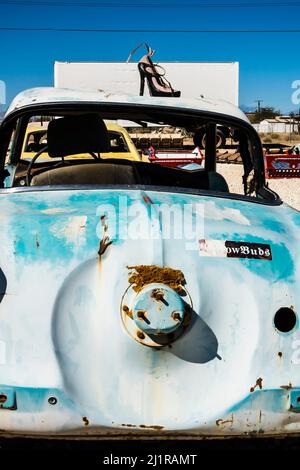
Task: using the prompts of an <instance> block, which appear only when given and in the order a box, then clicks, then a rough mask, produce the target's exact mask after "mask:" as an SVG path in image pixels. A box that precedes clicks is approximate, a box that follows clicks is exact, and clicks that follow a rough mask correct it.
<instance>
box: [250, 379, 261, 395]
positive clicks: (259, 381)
mask: <svg viewBox="0 0 300 470" xmlns="http://www.w3.org/2000/svg"><path fill="white" fill-rule="evenodd" d="M262 381H263V379H262V378H261V377H260V378H259V379H257V381H256V384H255V385H254V387H251V388H250V392H251V393H252V392H254V390H255V389H256V387H259V389H260V390H261V389H262Z"/></svg>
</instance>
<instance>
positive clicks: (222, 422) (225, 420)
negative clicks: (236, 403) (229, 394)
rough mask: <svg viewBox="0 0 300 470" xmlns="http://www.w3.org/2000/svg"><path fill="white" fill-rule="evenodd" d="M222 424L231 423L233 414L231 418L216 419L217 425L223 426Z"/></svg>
mask: <svg viewBox="0 0 300 470" xmlns="http://www.w3.org/2000/svg"><path fill="white" fill-rule="evenodd" d="M223 424H233V415H231V419H217V421H216V425H217V426H223Z"/></svg>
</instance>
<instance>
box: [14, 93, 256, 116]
mask: <svg viewBox="0 0 300 470" xmlns="http://www.w3.org/2000/svg"><path fill="white" fill-rule="evenodd" d="M67 102H76V103H84V102H89V103H101V102H106V103H120V104H124V103H127V104H140V105H146V106H147V105H150V106H165V107H166V108H183V109H195V110H199V111H207V112H213V113H221V114H227V115H228V116H233V117H236V118H238V119H241V120H243V121H245V122H247V123H248V122H249V120H248V118H247V116H246V115H245V114H244V113H243V112H242V111H241V110H240V109H239V108H237V107H236V106H234V105H232V104H230V103H229V102H227V101H222V100H214V99H209V98H200V97H199V98H195V99H182V98H172V100H168V98H161V97H153V96H151V97H143V96H129V95H116V94H113V93H110V92H105V91H102V90H98V91H96V90H94V91H92V90H91V91H89V90H72V89H67V88H32V89H30V90H26V91H23V92H22V93H20V94H19V95H17V96H16V98H15V99H14V100H13V101H12V103H11V105H10V107H9V109H8V110H7V112H6V115H5V116H6V117H7V116H8V115H9V114H11V113H12V112H13V111H16V110H17V109H21V108H24V107H26V106H30V105H31V106H32V105H43V104H47V103H56V104H63V103H67Z"/></svg>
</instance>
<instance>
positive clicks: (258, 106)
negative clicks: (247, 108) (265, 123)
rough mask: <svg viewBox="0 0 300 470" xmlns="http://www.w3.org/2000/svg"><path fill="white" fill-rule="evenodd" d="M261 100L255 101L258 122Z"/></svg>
mask: <svg viewBox="0 0 300 470" xmlns="http://www.w3.org/2000/svg"><path fill="white" fill-rule="evenodd" d="M262 102H263V100H256V101H255V103H257V112H258V118H259V122H260V113H261V106H260V104H261V103H262Z"/></svg>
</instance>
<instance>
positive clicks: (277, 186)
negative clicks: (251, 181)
mask: <svg viewBox="0 0 300 470" xmlns="http://www.w3.org/2000/svg"><path fill="white" fill-rule="evenodd" d="M217 171H218V172H219V173H221V174H222V175H223V176H224V178H225V179H226V181H227V183H228V185H229V189H230V191H231V192H236V193H242V194H243V186H242V176H243V166H242V165H232V164H231V165H230V164H222V163H219V164H218V165H217ZM267 181H268V184H269V187H270V188H271V189H272V190H273V191H275V192H276V193H277V194H279V196H280V197H281V199H282V200H283V201H284V202H286V203H287V204H289V205H290V206H292V207H294V208H295V209H297V210H299V211H300V178H286V179H285V178H283V179H270V180H267Z"/></svg>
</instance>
